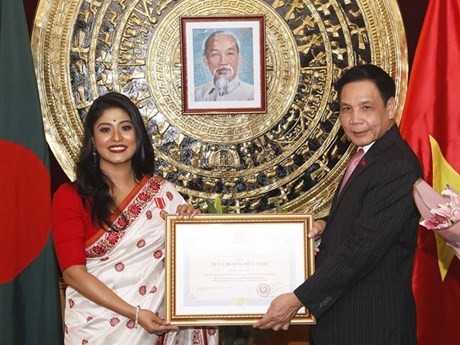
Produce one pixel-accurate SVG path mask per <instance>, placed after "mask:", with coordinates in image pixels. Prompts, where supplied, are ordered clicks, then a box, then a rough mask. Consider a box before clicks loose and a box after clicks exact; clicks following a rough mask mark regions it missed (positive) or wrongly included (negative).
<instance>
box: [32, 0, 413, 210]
mask: <svg viewBox="0 0 460 345" xmlns="http://www.w3.org/2000/svg"><path fill="white" fill-rule="evenodd" d="M245 15H250V16H260V15H263V16H264V17H265V23H266V27H265V31H266V37H265V42H266V46H265V59H266V85H267V113H266V114H216V115H210V114H206V115H185V114H182V112H181V109H182V107H181V63H182V61H181V53H180V47H181V45H180V18H181V17H184V16H187V17H192V16H214V17H215V16H245ZM32 49H33V53H34V59H35V64H36V72H37V76H38V83H39V92H40V99H41V102H42V111H43V118H44V122H45V130H46V137H47V140H48V143H49V145H50V147H51V149H52V151H53V153H54V154H55V156H56V158H57V160H58V162H59V163H60V165H61V166H62V168H63V170H64V171H65V173H66V174H67V175H68V176H69V177H70V178H71V179H73V178H74V176H75V175H74V167H75V162H76V159H77V155H78V151H79V148H80V143H81V139H82V134H83V132H82V124H81V121H82V119H84V117H85V115H86V112H87V110H88V108H89V106H90V104H91V103H92V101H93V100H94V99H95V98H96V97H97V96H98V95H101V94H103V93H105V92H107V91H110V90H115V91H119V92H122V93H124V94H126V95H128V96H130V97H131V98H132V99H133V101H135V102H136V104H137V105H138V106H139V107H140V109H141V113H142V115H143V116H144V119H145V122H146V124H147V127H148V130H149V133H150V135H151V139H152V143H153V145H154V148H155V155H156V157H155V163H156V170H157V173H158V174H159V175H161V176H163V177H165V178H166V179H168V180H169V181H171V182H173V183H174V184H175V185H176V187H177V188H178V190H179V191H180V192H181V193H182V194H183V195H184V196H185V197H186V198H188V200H189V201H190V202H191V203H193V204H195V205H203V204H204V200H206V199H213V198H215V197H216V196H221V197H223V198H224V199H227V200H228V203H229V204H230V209H231V210H233V211H235V212H264V211H266V212H271V211H274V210H275V208H276V204H277V203H279V204H280V205H281V206H282V207H283V208H284V209H285V210H287V211H291V212H300V211H302V212H304V211H306V212H312V213H314V214H315V215H316V216H322V215H324V214H325V213H326V212H327V210H328V207H329V205H330V201H331V198H332V194H333V192H334V189H335V187H336V185H337V183H338V181H339V179H340V176H341V174H342V172H343V170H344V167H345V165H346V161H347V158H348V156H349V155H350V154H351V153H352V151H353V147H352V145H350V143H349V141H347V139H346V138H345V136H344V134H343V131H342V130H341V129H340V125H339V123H338V121H337V118H338V105H337V94H336V92H335V90H334V88H333V83H334V82H335V81H336V80H337V78H338V77H339V76H340V75H341V73H342V72H343V71H344V70H345V69H346V68H349V67H351V66H353V65H356V64H361V63H374V64H377V65H379V66H381V67H383V68H384V69H385V70H387V71H388V72H389V73H390V74H391V75H392V76H393V77H394V78H395V79H396V81H397V104H398V109H399V110H401V109H402V105H403V104H404V95H405V92H406V85H407V49H406V41H405V34H404V30H403V24H402V20H401V16H400V13H399V9H398V7H397V4H396V0H361V1H355V0H303V1H302V0H296V1H283V0H271V1H262V0H182V1H180V0H157V1H155V0H110V1H109V0H70V1H69V0H46V1H45V0H41V1H40V4H39V7H38V10H37V15H36V19H35V25H34V31H33V37H32ZM399 113H400V111H399Z"/></svg>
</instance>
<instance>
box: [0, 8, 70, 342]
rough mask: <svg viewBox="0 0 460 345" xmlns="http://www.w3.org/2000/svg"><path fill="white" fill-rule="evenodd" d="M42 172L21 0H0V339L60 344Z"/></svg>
mask: <svg viewBox="0 0 460 345" xmlns="http://www.w3.org/2000/svg"><path fill="white" fill-rule="evenodd" d="M50 193H51V191H50V175H49V171H48V147H47V145H46V141H45V137H44V130H43V122H42V117H41V112H40V101H39V96H38V90H37V82H36V78H35V72H34V66H33V60H32V54H31V50H30V41H29V33H28V30H27V23H26V20H25V15H24V8H23V3H22V1H19V0H0V263H1V264H0V343H1V344H15V345H21V344H24V345H34V344H37V345H38V344H62V342H63V341H62V321H61V314H60V313H61V312H60V299H59V281H58V272H59V271H58V267H57V264H56V260H55V256H54V252H53V247H52V242H51V237H50V216H51V206H50V205H51V202H50V198H51V195H50Z"/></svg>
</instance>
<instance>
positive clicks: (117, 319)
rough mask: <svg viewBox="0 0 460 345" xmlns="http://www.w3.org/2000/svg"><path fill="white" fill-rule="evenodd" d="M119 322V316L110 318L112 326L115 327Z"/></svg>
mask: <svg viewBox="0 0 460 345" xmlns="http://www.w3.org/2000/svg"><path fill="white" fill-rule="evenodd" d="M119 322H120V319H119V318H118V317H112V318H111V319H110V326H112V327H115V326H116V325H118V323H119Z"/></svg>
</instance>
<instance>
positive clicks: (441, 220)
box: [414, 179, 460, 259]
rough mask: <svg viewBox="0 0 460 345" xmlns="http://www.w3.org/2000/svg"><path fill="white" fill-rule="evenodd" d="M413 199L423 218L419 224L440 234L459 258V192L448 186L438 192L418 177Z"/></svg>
mask: <svg viewBox="0 0 460 345" xmlns="http://www.w3.org/2000/svg"><path fill="white" fill-rule="evenodd" d="M414 201H415V204H416V205H417V208H418V210H419V211H420V214H421V215H422V217H423V218H424V220H422V221H421V222H420V225H422V226H424V227H425V228H427V229H428V230H432V231H435V232H436V233H437V234H438V235H440V236H441V237H442V238H443V239H444V240H445V241H446V243H447V245H448V246H450V247H452V249H453V250H454V252H455V255H456V256H457V257H458V258H459V259H460V194H458V193H457V192H456V191H455V190H453V189H452V188H451V187H450V186H446V188H445V189H444V190H443V191H442V192H441V194H439V193H438V192H436V191H435V190H434V189H433V188H432V187H431V186H430V185H429V184H428V183H426V181H424V180H422V179H418V180H417V182H415V184H414Z"/></svg>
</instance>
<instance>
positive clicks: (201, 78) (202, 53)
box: [181, 16, 266, 114]
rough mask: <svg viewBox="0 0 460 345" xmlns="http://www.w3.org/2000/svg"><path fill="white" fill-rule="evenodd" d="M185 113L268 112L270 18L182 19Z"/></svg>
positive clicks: (183, 102) (183, 99)
mask: <svg viewBox="0 0 460 345" xmlns="http://www.w3.org/2000/svg"><path fill="white" fill-rule="evenodd" d="M181 58H182V106H183V107H182V108H183V112H184V113H185V114H219V113H265V112H266V87H265V85H266V82H265V18H264V16H253V17H251V16H242V17H182V18H181Z"/></svg>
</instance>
